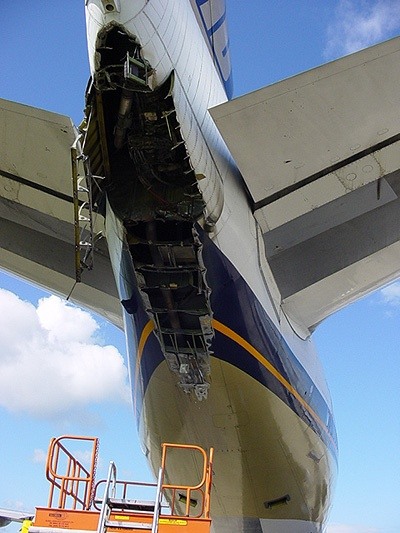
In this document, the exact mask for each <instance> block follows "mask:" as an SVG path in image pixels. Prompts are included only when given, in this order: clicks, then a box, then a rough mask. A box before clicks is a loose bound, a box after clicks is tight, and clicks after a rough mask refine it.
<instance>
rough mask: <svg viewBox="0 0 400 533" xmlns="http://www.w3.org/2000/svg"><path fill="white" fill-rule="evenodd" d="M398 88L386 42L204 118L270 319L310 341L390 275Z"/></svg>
mask: <svg viewBox="0 0 400 533" xmlns="http://www.w3.org/2000/svg"><path fill="white" fill-rule="evenodd" d="M399 82H400V38H396V39H393V40H390V41H387V42H385V43H382V44H379V45H376V46H374V47H371V48H368V49H365V50H362V51H361V52H357V53H356V54H352V55H350V56H347V57H344V58H342V59H339V60H337V61H334V62H332V63H328V64H326V65H323V66H321V67H318V68H316V69H313V70H311V71H308V72H305V73H302V74H300V75H298V76H295V77H292V78H289V79H286V80H284V81H281V82H279V83H276V84H274V85H271V86H268V87H266V88H264V89H261V90H259V91H255V92H253V93H251V94H248V95H245V96H243V97H240V98H238V99H236V100H232V101H230V102H228V103H226V104H223V105H221V106H219V107H216V108H214V109H212V110H211V114H212V116H213V118H214V120H215V122H216V124H217V126H218V128H219V130H220V132H221V134H222V136H223V137H224V139H225V142H226V143H227V145H228V147H229V149H230V150H231V153H232V155H233V157H234V158H235V159H236V162H237V164H238V166H239V169H240V171H241V173H242V176H243V179H244V181H245V184H246V186H247V188H248V191H249V194H250V196H251V199H252V202H253V209H254V216H255V217H256V219H257V221H258V223H259V227H260V228H261V231H262V235H263V240H264V245H265V255H266V258H267V261H268V263H269V267H270V269H271V271H272V274H273V276H274V279H275V281H276V284H277V287H278V289H279V293H280V297H281V302H280V304H281V306H282V309H283V310H284V312H285V313H286V314H287V315H288V316H289V317H291V318H292V320H293V321H294V322H297V323H298V324H300V325H303V326H305V327H307V328H309V329H310V330H312V329H313V328H314V327H315V326H316V325H317V324H318V323H319V322H320V321H321V320H323V319H324V318H325V317H327V316H328V315H330V314H331V313H333V312H334V311H336V310H337V309H339V308H341V307H343V306H344V305H346V304H348V303H349V302H352V301H354V300H356V299H357V298H359V297H360V296H362V295H364V294H366V293H368V292H369V291H371V290H373V289H375V288H377V287H379V286H381V285H382V284H384V283H387V282H389V281H391V280H393V279H394V278H396V277H398V276H399V275H400V243H399V240H400V224H399V222H400V201H399V193H400V174H399V169H400V91H399Z"/></svg>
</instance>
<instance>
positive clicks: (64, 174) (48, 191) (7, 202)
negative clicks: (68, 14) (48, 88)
mask: <svg viewBox="0 0 400 533" xmlns="http://www.w3.org/2000/svg"><path fill="white" fill-rule="evenodd" d="M76 137H77V131H76V128H75V127H74V125H73V124H72V122H71V119H69V118H68V117H65V116H62V115H58V114H55V113H50V112H48V111H43V110H41V109H35V108H32V107H28V106H25V105H21V104H18V103H15V102H10V101H7V100H1V99H0V248H1V249H2V250H1V255H0V268H3V269H5V270H8V271H10V272H13V273H15V274H17V275H19V276H21V277H23V278H25V279H27V280H30V281H32V282H34V283H36V284H38V285H40V286H42V287H45V288H47V289H49V290H51V291H52V292H55V293H57V294H59V295H63V296H67V295H68V294H69V293H70V292H71V290H72V289H73V287H74V284H75V234H74V205H73V187H72V163H71V147H72V145H73V144H74V142H75V141H76ZM101 224H102V222H101ZM71 300H73V301H75V302H76V303H80V304H82V305H84V306H85V307H88V308H90V309H93V310H95V311H97V312H99V313H101V314H103V315H104V316H106V317H107V318H108V319H110V320H111V322H113V323H115V324H117V325H121V310H120V303H119V300H118V297H117V292H116V287H115V282H114V277H113V274H112V270H111V266H110V259H109V256H108V251H107V249H106V246H105V243H103V244H102V243H101V242H100V243H99V245H98V246H97V249H96V264H95V268H94V269H93V271H91V272H90V273H88V274H87V275H85V277H84V279H83V282H82V283H79V284H78V285H77V286H76V287H75V288H74V290H73V292H72V298H71Z"/></svg>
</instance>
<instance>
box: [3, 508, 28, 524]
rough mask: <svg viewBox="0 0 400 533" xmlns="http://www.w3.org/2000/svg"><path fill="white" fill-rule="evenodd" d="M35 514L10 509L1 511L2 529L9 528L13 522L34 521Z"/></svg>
mask: <svg viewBox="0 0 400 533" xmlns="http://www.w3.org/2000/svg"><path fill="white" fill-rule="evenodd" d="M33 517H34V513H32V514H30V513H25V512H23V511H10V510H8V509H0V527H5V526H8V524H10V523H11V522H23V521H24V520H32V519H33Z"/></svg>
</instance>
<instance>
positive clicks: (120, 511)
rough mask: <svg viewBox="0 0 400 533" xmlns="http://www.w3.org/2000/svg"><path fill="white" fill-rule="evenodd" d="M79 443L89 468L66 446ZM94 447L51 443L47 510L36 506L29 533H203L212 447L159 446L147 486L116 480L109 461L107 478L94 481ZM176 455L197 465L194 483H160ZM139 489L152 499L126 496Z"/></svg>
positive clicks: (90, 440)
mask: <svg viewBox="0 0 400 533" xmlns="http://www.w3.org/2000/svg"><path fill="white" fill-rule="evenodd" d="M80 444H85V445H86V447H88V446H89V448H90V461H88V462H89V463H90V464H89V465H87V464H83V463H84V461H79V460H78V459H77V458H76V457H75V456H74V455H73V454H72V453H71V452H70V451H69V449H68V447H67V446H71V445H73V446H75V447H76V446H77V445H80ZM98 447H99V442H98V439H97V438H95V437H75V436H63V437H58V438H55V439H52V440H51V442H50V447H49V452H48V456H47V463H46V477H47V479H48V480H49V481H50V494H49V502H48V506H47V507H37V508H36V514H35V518H34V520H33V522H32V523H30V524H26V525H28V526H29V529H28V531H29V533H86V532H91V531H96V533H106V532H107V533H135V532H138V531H146V530H147V531H151V532H152V533H209V531H210V526H211V519H210V491H211V481H212V460H213V449H212V448H211V449H210V452H209V454H207V452H206V451H205V450H203V449H202V448H200V447H199V446H194V445H186V444H163V445H162V453H161V467H160V469H159V474H158V480H157V483H147V482H137V481H126V480H120V479H118V478H117V469H116V466H115V464H114V463H113V462H111V463H110V467H109V471H108V477H107V479H103V480H100V481H98V482H96V480H95V476H96V469H97V458H98ZM177 453H179V454H181V455H182V460H185V459H186V460H188V464H196V465H201V467H200V472H201V473H200V479H198V480H196V483H195V484H193V483H192V484H191V485H185V484H181V483H180V484H174V483H166V480H167V479H168V480H170V479H171V477H170V476H169V475H168V464H169V463H168V457H169V456H170V455H171V454H175V455H176V454H177ZM193 461H194V462H193ZM196 471H199V469H198V468H196ZM61 472H62V473H61ZM196 475H197V474H196V473H194V477H196ZM144 489H146V490H147V491H148V490H152V491H153V493H154V496H155V497H154V498H153V499H151V500H143V499H136V498H132V495H133V493H134V492H139V493H140V491H141V490H142V491H143V490H144ZM24 526H25V524H24ZM23 529H24V530H25V527H24V528H23Z"/></svg>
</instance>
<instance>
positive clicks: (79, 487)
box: [46, 435, 99, 510]
mask: <svg viewBox="0 0 400 533" xmlns="http://www.w3.org/2000/svg"><path fill="white" fill-rule="evenodd" d="M67 441H79V442H89V443H91V456H90V461H88V463H89V464H88V465H87V466H85V465H84V464H83V463H82V462H80V461H79V460H78V459H77V458H76V457H74V455H73V454H72V453H71V452H70V451H69V450H68V448H67V446H66V442H67ZM98 446H99V439H98V438H96V437H81V436H69V435H64V436H61V437H57V438H53V439H51V441H50V446H49V451H48V454H47V462H46V478H47V479H48V481H49V482H50V491H49V500H48V507H57V508H59V509H65V508H67V507H69V508H71V509H82V510H88V509H90V507H91V504H92V501H93V497H94V482H95V476H96V467H97V456H98Z"/></svg>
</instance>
